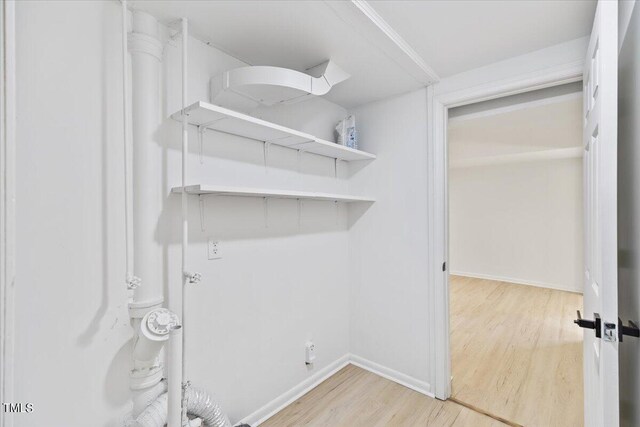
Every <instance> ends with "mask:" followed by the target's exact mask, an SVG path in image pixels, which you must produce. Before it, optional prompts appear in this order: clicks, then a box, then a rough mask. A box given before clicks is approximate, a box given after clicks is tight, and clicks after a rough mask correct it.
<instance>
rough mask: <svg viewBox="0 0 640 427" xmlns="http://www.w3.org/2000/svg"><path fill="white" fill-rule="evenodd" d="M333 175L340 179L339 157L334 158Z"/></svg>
mask: <svg viewBox="0 0 640 427" xmlns="http://www.w3.org/2000/svg"><path fill="white" fill-rule="evenodd" d="M333 175H334V178H335V179H338V158H337V157H336V158H335V159H333Z"/></svg>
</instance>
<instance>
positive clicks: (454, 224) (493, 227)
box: [449, 158, 583, 292]
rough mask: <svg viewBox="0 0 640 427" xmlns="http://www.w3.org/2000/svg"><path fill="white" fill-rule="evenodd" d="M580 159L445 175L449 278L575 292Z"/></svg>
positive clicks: (577, 281)
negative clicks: (522, 284)
mask: <svg viewBox="0 0 640 427" xmlns="http://www.w3.org/2000/svg"><path fill="white" fill-rule="evenodd" d="M582 233H583V229H582V159H581V158H569V159H545V160H539V161H528V162H516V163H507V164H494V165H486V166H476V167H462V168H451V169H449V248H450V252H449V257H450V258H449V260H450V263H451V274H461V275H467V276H472V277H484V278H492V279H496V280H505V281H510V282H514V283H524V284H532V285H538V286H544V287H550V288H556V289H564V290H570V291H576V292H581V290H582V273H581V272H582V268H583V253H582V251H583V245H582Z"/></svg>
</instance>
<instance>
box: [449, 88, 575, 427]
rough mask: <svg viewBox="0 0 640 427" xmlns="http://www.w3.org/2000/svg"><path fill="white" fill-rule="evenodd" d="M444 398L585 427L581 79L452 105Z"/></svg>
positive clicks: (518, 421) (517, 421)
mask: <svg viewBox="0 0 640 427" xmlns="http://www.w3.org/2000/svg"><path fill="white" fill-rule="evenodd" d="M447 142H448V159H449V170H448V191H449V217H448V219H449V262H450V268H449V271H450V277H449V292H450V333H451V336H450V340H451V363H452V395H451V397H452V399H454V400H455V401H458V402H460V403H462V404H465V405H467V406H469V407H471V408H473V409H475V410H478V411H481V412H485V413H488V414H491V415H492V416H494V417H497V418H501V419H505V420H508V421H510V422H511V423H513V424H514V425H526V426H580V425H583V372H582V369H583V363H582V330H581V329H580V328H578V327H576V326H575V325H574V324H573V319H575V310H577V309H581V308H582V294H581V291H582V271H583V257H584V255H583V251H584V243H583V237H582V236H583V189H582V176H583V175H582V174H583V172H582V153H583V148H582V84H581V82H576V83H571V84H566V85H561V86H555V87H552V88H547V89H542V90H537V91H532V92H528V93H524V94H519V95H514V96H509V97H504V98H499V99H495V100H491V101H486V102H482V103H477V104H471V105H467V106H463V107H458V108H453V109H450V110H449V124H448V130H447Z"/></svg>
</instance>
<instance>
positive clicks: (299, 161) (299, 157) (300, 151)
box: [297, 148, 306, 173]
mask: <svg viewBox="0 0 640 427" xmlns="http://www.w3.org/2000/svg"><path fill="white" fill-rule="evenodd" d="M305 152H306V150H305V149H304V148H298V158H297V162H298V173H300V170H301V169H302V167H301V165H302V155H303V154H304V153H305Z"/></svg>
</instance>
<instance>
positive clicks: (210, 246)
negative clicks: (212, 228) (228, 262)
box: [207, 239, 222, 259]
mask: <svg viewBox="0 0 640 427" xmlns="http://www.w3.org/2000/svg"><path fill="white" fill-rule="evenodd" d="M207 256H208V258H209V259H220V258H222V252H220V242H218V241H217V240H214V239H209V242H208V243H207Z"/></svg>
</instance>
